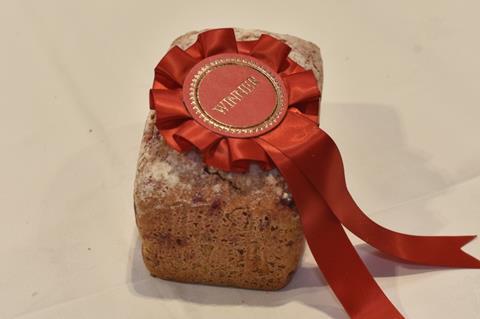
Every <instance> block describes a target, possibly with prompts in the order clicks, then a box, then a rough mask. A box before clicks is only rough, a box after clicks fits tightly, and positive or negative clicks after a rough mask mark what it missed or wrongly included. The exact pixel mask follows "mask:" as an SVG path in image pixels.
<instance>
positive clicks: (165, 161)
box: [134, 29, 322, 290]
mask: <svg viewBox="0 0 480 319" xmlns="http://www.w3.org/2000/svg"><path fill="white" fill-rule="evenodd" d="M198 33H199V32H190V33H187V34H185V35H183V36H181V37H179V38H178V39H176V40H175V41H174V42H173V43H172V45H178V46H179V47H181V48H182V49H185V48H187V47H188V46H190V45H191V44H192V43H193V42H194V41H195V40H196V37H197V35H198ZM235 33H236V38H237V40H254V39H257V38H258V37H259V36H260V35H261V34H262V33H267V34H270V35H272V36H274V37H276V38H278V39H281V40H284V41H286V43H287V44H288V45H289V46H290V47H291V48H292V51H291V52H290V55H289V57H290V58H291V59H292V60H294V61H295V62H297V63H298V64H300V65H301V66H302V67H304V68H305V69H312V70H313V72H314V74H315V76H316V77H317V80H318V85H319V87H320V88H321V86H322V61H321V57H320V51H319V49H318V47H317V46H315V45H314V44H312V43H310V42H307V41H304V40H302V39H299V38H296V37H293V36H289V35H279V34H272V33H268V32H263V31H258V30H242V29H235ZM134 205H135V217H136V222H137V226H138V229H139V233H140V236H141V239H142V253H143V258H144V262H145V265H146V267H147V268H148V270H149V271H150V273H151V274H152V275H153V276H155V277H159V278H163V279H167V280H175V281H181V282H190V283H204V284H214V285H227V286H235V287H242V288H253V289H264V290H275V289H280V288H282V287H284V286H285V285H286V284H287V283H288V281H289V280H290V278H291V276H292V274H293V273H294V271H295V269H296V267H297V265H298V263H299V260H300V258H301V256H302V254H303V249H304V237H303V232H302V226H301V223H300V219H299V214H298V212H297V210H296V207H295V203H294V202H293V200H292V197H291V195H290V193H289V192H288V189H287V185H286V183H285V182H284V180H283V178H282V177H281V175H280V174H279V173H278V171H277V170H275V169H274V170H271V171H267V172H265V171H262V170H261V169H260V168H259V167H257V166H255V165H252V166H251V167H250V170H249V172H248V173H244V174H240V173H227V172H223V171H218V170H216V169H214V168H211V167H208V166H206V165H205V164H204V163H203V162H202V160H201V158H200V156H199V155H198V154H197V153H196V152H195V151H192V152H189V153H186V154H180V153H177V152H176V151H175V150H173V149H171V148H170V147H169V146H168V145H166V144H165V142H164V141H163V139H162V137H161V135H160V134H159V133H158V131H157V129H156V127H155V112H154V111H151V112H150V114H149V115H148V119H147V123H146V126H145V131H144V134H143V138H142V143H141V149H140V155H139V160H138V166H137V175H136V180H135V190H134Z"/></svg>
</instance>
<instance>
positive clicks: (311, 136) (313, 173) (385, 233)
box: [262, 113, 480, 268]
mask: <svg viewBox="0 0 480 319" xmlns="http://www.w3.org/2000/svg"><path fill="white" fill-rule="evenodd" d="M284 121H285V124H282V125H286V126H291V130H290V131H292V130H294V129H298V128H299V127H302V128H303V130H302V131H301V133H300V134H301V139H302V140H304V141H305V143H303V144H302V145H301V146H298V145H293V144H290V145H285V143H284V142H283V141H282V139H281V138H279V136H275V134H271V135H268V134H267V135H266V136H262V139H265V140H267V141H268V142H269V143H270V144H271V145H274V146H276V147H278V148H279V150H281V151H282V153H283V154H285V155H286V156H287V157H288V158H290V159H291V160H292V161H293V162H294V163H295V165H296V166H297V167H298V169H299V170H300V171H301V172H302V173H303V174H304V176H306V177H308V180H309V181H310V182H311V183H312V185H313V186H314V187H315V189H316V190H317V191H318V193H319V194H321V196H322V197H323V199H324V200H325V202H326V203H327V204H328V206H329V207H330V209H331V211H332V212H333V213H334V214H335V216H336V217H337V218H338V220H339V221H340V222H341V223H342V224H343V225H344V226H345V227H347V228H348V229H349V230H350V231H351V232H352V233H354V234H355V235H357V236H358V237H360V238H361V239H363V240H364V241H365V242H367V243H369V244H370V245H371V246H373V247H375V248H377V249H379V250H381V251H382V252H385V253H387V254H389V255H392V256H395V257H398V258H400V259H402V260H404V261H408V262H411V263H416V264H423V265H432V266H444V267H462V268H480V261H479V260H477V259H476V258H474V257H473V256H470V255H469V254H467V253H466V252H464V251H463V250H462V249H461V248H462V247H463V246H464V245H465V244H466V243H468V242H469V241H471V240H472V239H474V238H475V236H415V235H409V234H403V233H399V232H396V231H392V230H389V229H387V228H385V227H383V226H381V225H379V224H377V223H375V222H374V221H373V220H371V219H370V218H369V217H368V216H367V215H366V214H365V213H364V212H363V211H362V210H361V209H360V208H359V207H358V205H357V204H356V203H355V201H354V200H353V198H352V196H351V195H350V193H349V191H348V189H347V185H346V182H345V173H344V168H343V162H342V158H341V155H340V151H339V150H338V147H337V146H336V145H335V142H334V141H333V140H332V138H331V137H330V136H328V134H327V133H325V132H324V131H323V130H321V129H320V128H318V126H316V124H315V123H314V122H312V121H310V120H308V119H306V118H304V117H303V116H302V115H299V114H296V113H290V114H289V115H287V117H286V118H285V120H284ZM299 139H300V137H299Z"/></svg>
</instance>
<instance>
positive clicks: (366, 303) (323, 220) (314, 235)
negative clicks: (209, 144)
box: [256, 139, 404, 319]
mask: <svg viewBox="0 0 480 319" xmlns="http://www.w3.org/2000/svg"><path fill="white" fill-rule="evenodd" d="M256 141H257V143H258V144H259V145H260V146H261V147H262V148H263V149H264V150H265V151H266V152H267V153H268V155H269V156H270V158H271V159H272V161H273V162H274V163H275V165H276V166H277V168H278V169H279V170H280V172H281V174H282V175H283V177H284V178H285V180H286V181H287V184H288V186H289V189H290V191H291V192H292V195H293V198H294V200H295V203H296V205H297V208H298V209H299V212H300V217H301V221H302V225H303V231H304V234H305V238H306V240H307V243H308V245H309V247H310V250H311V252H312V254H313V256H314V258H315V260H316V262H317V264H318V266H319V268H320V270H321V271H322V273H323V274H324V276H325V279H326V280H327V282H328V284H329V285H330V287H331V288H332V290H333V291H334V293H335V295H336V296H337V297H338V299H339V301H340V302H341V304H342V305H343V307H344V308H345V310H346V311H347V313H348V314H349V315H350V317H351V318H353V319H385V318H389V319H400V318H404V317H403V316H402V315H401V314H400V312H399V311H398V310H397V309H396V308H395V306H394V305H393V304H392V303H391V302H390V300H389V299H388V298H387V296H386V295H385V294H384V293H383V291H382V290H381V288H380V287H379V286H378V284H377V283H376V282H375V280H374V279H373V277H372V276H371V274H370V273H369V271H368V269H367V268H366V266H365V264H364V263H363V261H362V260H361V258H360V257H359V255H358V253H357V251H356V250H355V248H354V247H353V245H352V243H351V242H350V240H349V238H348V236H347V234H346V233H345V230H344V229H343V227H342V225H341V223H340V222H339V220H338V219H337V218H336V217H335V215H333V213H332V212H331V210H330V208H329V207H328V206H327V205H326V203H325V202H324V200H323V199H322V197H321V196H320V194H318V192H317V191H316V190H315V188H314V187H313V185H312V184H311V183H310V182H309V180H308V179H307V178H306V177H305V176H304V174H302V172H301V171H300V170H298V168H297V167H296V166H295V164H294V163H293V162H292V161H291V160H290V159H289V158H288V157H286V156H285V155H284V154H283V153H282V152H281V151H279V150H278V149H277V148H276V147H274V146H272V145H271V144H269V143H267V142H265V141H263V140H262V139H257V140H256Z"/></svg>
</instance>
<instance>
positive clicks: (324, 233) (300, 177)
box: [150, 29, 480, 319]
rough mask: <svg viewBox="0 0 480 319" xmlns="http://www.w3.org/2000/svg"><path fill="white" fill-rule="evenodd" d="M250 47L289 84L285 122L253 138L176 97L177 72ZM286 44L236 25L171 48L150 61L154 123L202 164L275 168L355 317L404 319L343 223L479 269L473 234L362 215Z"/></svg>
mask: <svg viewBox="0 0 480 319" xmlns="http://www.w3.org/2000/svg"><path fill="white" fill-rule="evenodd" d="M226 52H238V53H241V54H249V55H252V56H254V57H256V58H258V59H260V60H262V61H263V62H264V63H266V64H268V65H269V66H270V67H272V68H273V69H274V70H276V71H277V72H278V73H279V74H280V76H281V77H282V79H283V81H284V84H285V86H286V88H287V91H288V102H289V110H288V112H287V115H286V117H285V118H284V119H283V121H282V123H280V125H279V126H278V127H277V128H276V129H274V130H273V131H270V132H268V133H266V134H264V135H261V136H259V137H255V138H248V139H245V138H231V137H228V138H227V137H225V136H222V135H219V134H217V133H214V132H212V131H210V130H208V129H206V128H205V127H203V126H202V125H200V124H198V123H197V122H195V121H194V120H193V119H192V118H191V116H190V114H189V113H188V111H187V110H186V108H185V106H184V104H183V101H182V91H181V90H182V85H183V80H184V78H185V76H186V74H187V73H188V71H189V70H190V69H191V68H192V67H193V66H194V65H195V64H196V63H197V62H199V61H200V60H202V59H203V58H205V57H207V56H211V55H215V54H218V53H226ZM289 52H290V48H289V47H288V46H287V45H286V44H285V43H283V42H281V41H279V40H277V39H275V38H273V37H271V36H268V35H262V36H261V37H260V38H259V39H258V40H254V41H236V39H235V35H234V32H233V29H216V30H210V31H207V32H204V33H202V34H200V35H199V37H198V40H197V41H196V42H195V43H194V44H193V45H192V46H190V47H189V48H188V49H186V50H185V51H184V50H181V49H180V48H178V47H173V48H172V49H170V51H169V52H168V53H167V55H166V56H165V57H164V58H163V59H162V60H161V61H160V63H159V64H158V66H157V68H156V69H155V81H154V84H153V88H152V90H151V92H150V105H151V108H152V109H155V110H156V116H157V128H158V129H159V132H160V133H161V134H162V136H163V137H164V139H165V141H166V142H167V143H168V144H169V145H170V146H171V147H173V148H174V149H176V150H178V151H181V152H184V151H187V150H190V149H192V148H195V149H197V150H198V151H199V152H200V153H201V154H202V156H203V159H204V161H205V163H206V164H208V165H210V166H214V167H217V168H219V169H222V170H227V171H235V172H244V171H246V170H248V167H249V165H250V164H251V163H253V162H255V163H258V164H260V165H261V166H262V167H263V168H264V169H271V168H273V167H277V168H278V170H279V171H280V172H281V174H282V175H283V176H284V178H285V180H286V181H287V183H288V186H289V189H290V190H291V192H292V195H293V197H294V199H295V203H296V206H297V209H298V210H299V212H300V216H301V221H302V225H303V230H304V234H305V238H306V240H307V242H308V245H309V247H310V250H311V251H312V254H313V256H314V257H315V260H316V262H317V264H318V266H319V268H320V269H321V271H322V272H323V274H324V275H325V278H326V280H327V281H328V283H329V284H330V286H331V287H332V289H333V291H334V292H335V294H336V295H337V297H338V299H339V300H340V302H341V303H342V305H343V306H344V308H345V310H346V311H347V312H348V314H349V315H350V317H351V318H354V319H385V318H403V317H402V315H401V314H400V312H398V310H397V309H396V308H395V307H394V306H393V304H392V303H391V302H390V301H389V300H388V298H387V297H386V296H385V294H384V293H383V292H382V290H381V289H380V287H379V286H378V285H377V283H376V282H375V280H374V279H373V278H372V276H371V275H370V273H369V271H368V269H367V268H366V266H365V264H364V263H363V262H362V260H361V259H360V257H359V256H358V254H357V252H356V251H355V249H354V247H353V245H352V244H351V242H350V240H349V239H348V237H347V235H346V233H345V231H344V229H343V227H342V225H343V226H345V227H346V228H348V229H349V230H350V231H351V232H352V233H354V234H355V235H357V236H358V237H360V238H361V239H363V240H364V241H366V242H367V243H369V244H370V245H372V246H373V247H376V248H377V249H379V250H381V251H383V252H385V253H387V254H389V255H391V256H394V257H398V258H401V259H403V260H405V261H407V262H411V263H417V264H426V265H434V266H447V267H466V268H480V261H478V260H477V259H475V258H474V257H472V256H470V255H468V254H466V253H465V252H463V251H462V250H461V248H462V246H463V245H465V244H466V243H467V242H469V241H470V240H472V239H473V238H474V237H475V236H413V235H408V234H402V233H398V232H395V231H391V230H389V229H386V228H384V227H382V226H380V225H378V224H376V223H375V222H374V221H372V220H371V219H370V218H368V216H367V215H365V213H364V212H362V210H361V209H360V208H359V207H358V206H357V205H356V203H355V202H354V200H353V199H352V197H351V195H350V193H349V191H348V189H347V186H346V182H345V174H344V169H343V163H342V159H341V156H340V152H339V150H338V148H337V146H336V145H335V143H334V142H333V140H332V139H331V138H330V137H329V136H328V135H327V134H326V133H325V132H324V131H323V130H321V129H320V128H319V127H318V117H317V112H318V105H319V98H320V92H319V90H318V87H317V82H316V79H315V77H314V75H313V73H312V72H311V71H306V70H304V69H303V68H302V67H300V66H299V65H298V64H296V63H295V62H293V61H292V60H290V59H289V58H288V53H289Z"/></svg>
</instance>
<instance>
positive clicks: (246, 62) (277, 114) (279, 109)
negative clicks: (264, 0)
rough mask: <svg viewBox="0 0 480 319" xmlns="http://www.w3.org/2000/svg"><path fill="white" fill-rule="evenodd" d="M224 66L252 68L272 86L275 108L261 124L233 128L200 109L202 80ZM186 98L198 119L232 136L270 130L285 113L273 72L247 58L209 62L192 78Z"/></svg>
mask: <svg viewBox="0 0 480 319" xmlns="http://www.w3.org/2000/svg"><path fill="white" fill-rule="evenodd" d="M225 65H240V66H247V67H250V68H253V69H254V70H256V71H258V72H260V73H261V74H262V75H263V76H265V77H266V78H267V79H268V81H269V82H270V83H271V84H272V86H273V88H274V90H275V93H276V103H275V107H274V109H273V111H272V113H271V114H270V115H269V116H268V117H267V118H266V119H265V120H264V121H263V122H262V123H260V124H256V125H253V126H248V127H238V126H233V125H229V124H227V123H222V122H221V121H219V120H217V119H215V118H213V117H212V116H211V115H210V114H209V113H208V112H207V111H206V110H205V109H204V108H202V106H201V101H200V97H199V93H198V91H199V87H200V84H201V82H202V80H203V78H204V77H205V76H206V75H207V74H208V73H209V72H211V71H212V70H214V69H216V68H218V67H221V66H225ZM188 96H189V99H190V103H191V109H192V110H193V112H195V114H196V115H197V116H198V118H199V119H201V120H202V121H203V122H204V123H206V124H208V125H209V126H211V127H213V128H215V129H217V130H220V131H222V132H225V133H228V134H232V135H237V134H238V135H245V134H246V135H258V134H260V133H262V132H264V131H267V130H270V129H271V128H272V127H273V126H275V125H276V124H278V123H279V122H280V120H281V119H282V118H283V115H284V113H285V111H286V103H285V96H284V90H283V86H282V83H280V81H279V80H278V79H277V78H276V77H275V75H274V74H273V72H271V71H269V70H267V69H266V68H265V67H263V66H261V65H259V64H257V63H256V62H255V61H254V60H253V59H247V58H240V57H225V58H219V59H215V60H213V61H210V62H209V63H207V64H206V65H204V66H202V67H201V68H200V69H199V70H198V71H197V73H196V74H195V75H194V76H193V78H192V81H191V82H190V87H189V94H188Z"/></svg>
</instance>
